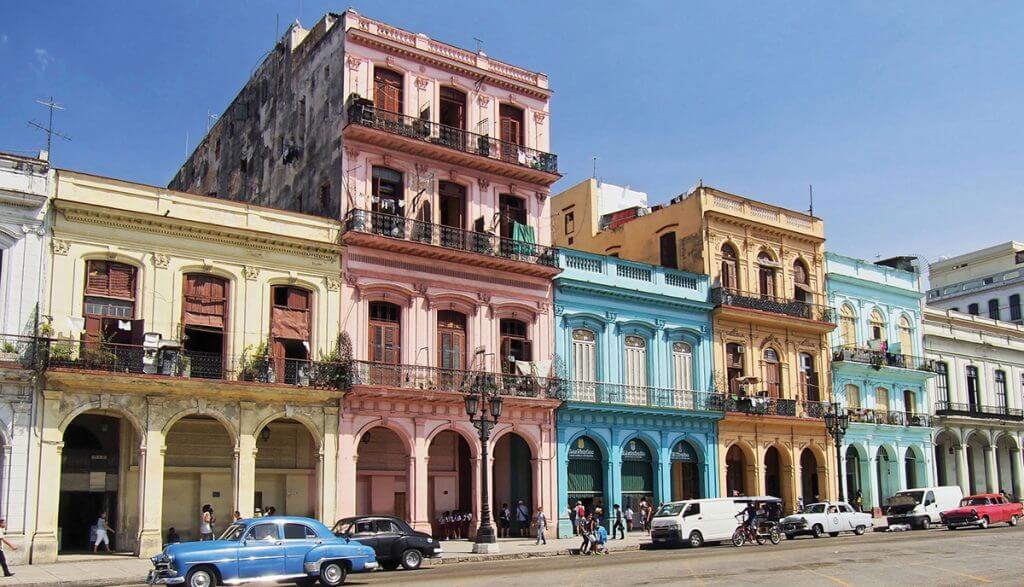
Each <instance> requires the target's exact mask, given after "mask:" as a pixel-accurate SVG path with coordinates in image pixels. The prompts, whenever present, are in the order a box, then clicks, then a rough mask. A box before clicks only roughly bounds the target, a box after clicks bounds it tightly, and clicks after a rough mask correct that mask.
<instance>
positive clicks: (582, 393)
mask: <svg viewBox="0 0 1024 587" xmlns="http://www.w3.org/2000/svg"><path fill="white" fill-rule="evenodd" d="M565 396H566V398H565V399H567V400H571V401H577V402H588V403H596V404H609V405H620V406H636V407H646V408H671V409H676V410H696V411H701V412H720V411H722V401H723V396H722V395H721V394H718V393H707V392H702V391H690V390H680V389H668V388H662V387H647V386H636V385H625V384H622V383H603V382H591V381H567V382H566V394H565Z"/></svg>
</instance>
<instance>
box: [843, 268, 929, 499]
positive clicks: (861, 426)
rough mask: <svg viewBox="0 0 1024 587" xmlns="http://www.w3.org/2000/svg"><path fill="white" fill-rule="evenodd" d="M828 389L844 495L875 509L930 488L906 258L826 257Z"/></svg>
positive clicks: (917, 333) (915, 309) (914, 301)
mask: <svg viewBox="0 0 1024 587" xmlns="http://www.w3.org/2000/svg"><path fill="white" fill-rule="evenodd" d="M825 264H826V271H827V274H826V283H827V288H828V296H829V303H830V304H831V305H832V307H833V309H834V310H835V315H836V316H837V317H838V327H837V328H836V329H835V330H834V331H833V332H832V335H831V336H832V389H833V390H834V392H835V397H836V401H838V402H840V403H841V404H842V405H843V406H844V407H845V409H846V411H847V413H848V414H849V416H850V426H849V429H848V430H847V432H846V436H845V438H844V442H843V447H842V450H843V453H842V454H843V456H844V458H843V462H842V465H843V473H842V479H844V481H845V483H844V487H843V489H844V490H845V493H846V497H847V499H849V500H850V501H851V502H852V501H853V496H855V495H856V493H857V491H858V490H860V491H861V492H862V494H863V504H864V508H865V509H867V508H869V507H870V508H877V507H880V506H881V505H884V504H885V503H886V500H887V499H888V498H889V497H892V495H893V494H894V493H896V492H897V491H899V490H901V489H908V488H914V487H925V486H929V485H932V484H933V473H932V472H933V470H934V468H933V466H932V460H933V458H934V450H933V436H932V435H933V429H932V418H931V416H930V415H929V412H930V409H929V406H931V402H930V401H929V398H928V397H927V395H928V388H927V386H926V383H927V381H928V379H929V378H931V377H932V376H933V373H932V369H931V366H930V363H929V362H928V361H926V360H925V359H923V358H922V357H923V356H924V353H923V352H922V332H921V298H922V296H923V294H922V293H921V289H920V283H919V278H918V274H917V272H916V270H915V264H914V262H913V259H911V258H907V257H897V258H895V259H889V260H885V261H879V262H877V263H870V262H868V261H863V260H861V259H853V258H850V257H844V256H842V255H836V254H834V253H827V254H826V255H825Z"/></svg>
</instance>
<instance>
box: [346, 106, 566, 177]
mask: <svg viewBox="0 0 1024 587" xmlns="http://www.w3.org/2000/svg"><path fill="white" fill-rule="evenodd" d="M348 124H358V125H361V126H365V127H369V128H374V129H377V130H382V131H384V132H386V133H389V134H393V135H399V136H402V137H405V138H408V139H414V140H417V141H423V142H426V143H431V144H434V145H440V146H442V147H447V148H449V149H455V150H456V151H461V152H463V153H469V154H472V155H479V156H480V157H487V158H489V159H497V160H499V161H504V162H505V163H511V164H513V165H518V166H520V167H528V168H530V169H536V170H538V171H543V172H545V173H551V174H557V173H558V156H557V155H554V154H553V153H545V152H544V151H538V150H537V149H531V148H529V147H524V146H522V145H517V144H515V143H512V142H509V141H502V140H499V139H496V138H494V137H490V136H487V135H482V134H477V133H474V132H470V131H468V130H462V129H461V128H456V127H453V126H446V125H443V124H438V123H436V122H431V121H429V120H423V119H420V118H416V117H413V116H406V115H404V114H398V113H396V112H390V111H388V110H383V109H381V108H377V107H376V106H374V105H373V102H370V101H369V100H366V99H353V100H351V101H350V102H349V105H348Z"/></svg>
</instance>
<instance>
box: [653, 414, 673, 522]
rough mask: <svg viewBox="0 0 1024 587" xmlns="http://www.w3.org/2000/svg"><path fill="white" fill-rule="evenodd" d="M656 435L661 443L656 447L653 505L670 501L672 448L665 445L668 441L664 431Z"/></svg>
mask: <svg viewBox="0 0 1024 587" xmlns="http://www.w3.org/2000/svg"><path fill="white" fill-rule="evenodd" d="M658 436H659V437H660V439H661V443H660V446H659V447H658V468H657V470H656V471H655V477H656V479H655V486H654V505H655V507H657V506H658V505H660V504H662V503H667V502H670V501H672V448H671V447H669V446H666V445H665V443H666V442H669V441H668V435H667V434H666V433H665V432H661V433H660V434H659V435H658Z"/></svg>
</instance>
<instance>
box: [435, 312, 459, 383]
mask: <svg viewBox="0 0 1024 587" xmlns="http://www.w3.org/2000/svg"><path fill="white" fill-rule="evenodd" d="M437 350H438V353H439V356H438V366H440V367H441V368H442V369H453V370H463V369H465V368H466V315H465V314H462V313H460V312H455V311H452V310H441V311H440V312H438V313H437Z"/></svg>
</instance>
